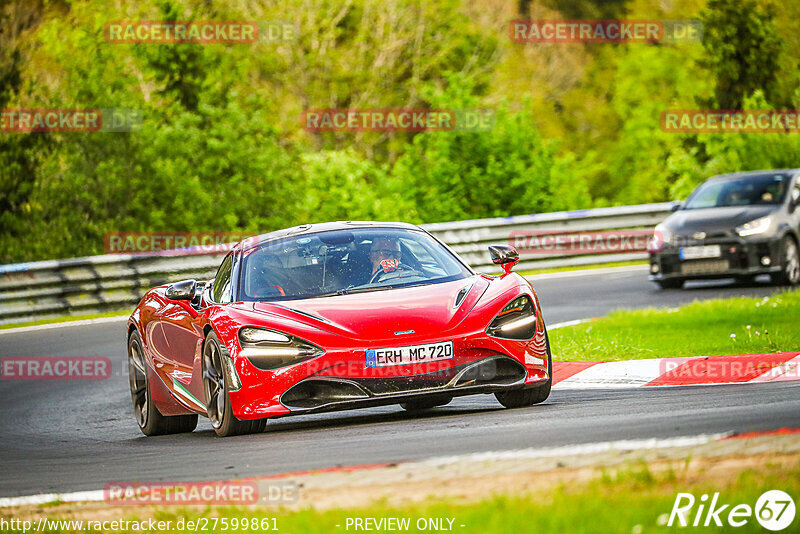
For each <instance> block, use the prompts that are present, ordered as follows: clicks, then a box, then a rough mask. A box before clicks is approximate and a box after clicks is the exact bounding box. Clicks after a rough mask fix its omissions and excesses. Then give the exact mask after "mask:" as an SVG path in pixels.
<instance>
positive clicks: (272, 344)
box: [239, 326, 325, 371]
mask: <svg viewBox="0 0 800 534" xmlns="http://www.w3.org/2000/svg"><path fill="white" fill-rule="evenodd" d="M239 343H240V344H241V345H242V351H241V352H240V353H239V354H241V355H242V356H244V357H246V358H247V359H248V360H250V363H252V364H253V365H254V366H256V367H257V368H258V369H261V370H262V371H270V370H272V369H278V368H280V367H286V366H287V365H294V364H296V363H300V362H304V361H306V360H310V359H311V358H316V357H317V356H322V355H323V354H325V351H324V350H322V349H321V348H319V347H317V346H316V345H313V344H311V343H309V342H307V341H303V340H302V339H299V338H296V337H294V336H290V335H288V334H283V333H281V332H275V331H273V330H267V329H266V328H256V327H253V326H246V327H244V328H242V329H241V330H239Z"/></svg>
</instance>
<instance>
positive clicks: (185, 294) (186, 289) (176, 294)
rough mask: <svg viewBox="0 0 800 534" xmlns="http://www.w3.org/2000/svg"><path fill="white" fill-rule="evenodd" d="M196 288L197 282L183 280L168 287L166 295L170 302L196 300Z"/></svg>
mask: <svg viewBox="0 0 800 534" xmlns="http://www.w3.org/2000/svg"><path fill="white" fill-rule="evenodd" d="M196 288H197V282H196V281H195V280H183V281H181V282H175V283H174V284H172V285H170V286H169V287H167V290H166V291H165V292H164V295H165V296H166V297H167V298H168V299H170V300H192V299H194V294H195V289H196Z"/></svg>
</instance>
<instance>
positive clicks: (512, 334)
mask: <svg viewBox="0 0 800 534" xmlns="http://www.w3.org/2000/svg"><path fill="white" fill-rule="evenodd" d="M486 333H487V334H489V335H490V336H494V337H501V338H505V339H531V338H532V337H533V335H534V334H535V333H536V310H535V308H534V307H533V301H532V300H531V298H530V297H529V296H528V295H521V296H519V297H517V298H515V299H514V300H512V301H511V302H509V303H508V304H506V306H505V307H504V308H503V309H502V310H500V313H498V314H497V317H495V318H494V320H493V321H492V324H490V325H489V328H487V329H486Z"/></svg>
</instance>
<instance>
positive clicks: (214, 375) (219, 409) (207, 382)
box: [203, 332, 267, 438]
mask: <svg viewBox="0 0 800 534" xmlns="http://www.w3.org/2000/svg"><path fill="white" fill-rule="evenodd" d="M222 358H230V354H229V353H228V349H226V348H225V346H224V345H222V343H220V342H219V338H217V335H216V334H215V333H214V332H211V333H209V334H208V337H206V342H205V343H204V344H203V392H204V393H205V401H206V410H207V413H208V419H209V420H210V421H211V427H212V428H213V429H214V432H216V434H217V436H219V437H223V438H224V437H227V436H237V435H241V434H255V433H258V432H263V431H264V428H265V427H266V425H267V420H266V419H252V420H248V421H240V420H238V419H237V418H236V416H235V415H233V409H232V408H231V402H230V391H229V384H228V383H227V380H226V379H225V373H224V372H223V370H222Z"/></svg>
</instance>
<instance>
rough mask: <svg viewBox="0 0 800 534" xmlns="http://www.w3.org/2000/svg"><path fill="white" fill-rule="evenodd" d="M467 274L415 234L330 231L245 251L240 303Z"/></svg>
mask: <svg viewBox="0 0 800 534" xmlns="http://www.w3.org/2000/svg"><path fill="white" fill-rule="evenodd" d="M470 274H471V273H470V271H469V270H468V269H467V268H466V267H465V266H464V265H463V264H462V263H461V262H460V261H459V260H458V259H456V257H455V256H453V254H452V253H450V251H448V250H447V249H446V248H445V247H443V246H442V245H441V244H439V243H438V242H437V241H436V240H435V239H433V238H432V237H431V236H429V235H428V234H426V233H425V232H421V231H418V230H410V229H398V228H363V229H352V230H351V229H348V230H331V231H327V232H320V233H316V234H308V235H301V236H297V237H290V238H283V239H279V240H276V241H268V242H266V243H263V244H261V245H259V246H256V247H254V248H252V249H249V250H246V251H245V252H244V262H243V264H242V270H241V283H240V285H239V287H240V290H239V293H240V295H239V299H238V300H270V301H272V300H291V299H300V298H312V297H322V296H330V295H343V294H347V293H356V292H363V291H381V290H386V289H391V288H395V287H407V286H412V285H422V284H435V283H441V282H449V281H452V280H458V279H460V278H465V277H467V276H469V275H470Z"/></svg>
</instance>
